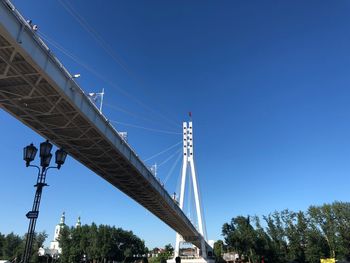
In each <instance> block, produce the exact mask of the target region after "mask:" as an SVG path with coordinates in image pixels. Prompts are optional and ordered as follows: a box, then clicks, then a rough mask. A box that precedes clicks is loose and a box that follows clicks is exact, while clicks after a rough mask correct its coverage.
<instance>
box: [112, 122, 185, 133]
mask: <svg viewBox="0 0 350 263" xmlns="http://www.w3.org/2000/svg"><path fill="white" fill-rule="evenodd" d="M109 121H110V122H112V123H116V124H120V125H124V126H129V127H133V128H137V129H142V130H146V131H153V132H160V133H165V134H176V135H179V134H182V133H180V132H175V131H167V130H160V129H153V128H148V127H144V126H139V125H135V124H131V123H126V122H121V121H114V120H109Z"/></svg>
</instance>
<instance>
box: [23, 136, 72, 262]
mask: <svg viewBox="0 0 350 263" xmlns="http://www.w3.org/2000/svg"><path fill="white" fill-rule="evenodd" d="M51 150H52V144H51V143H50V142H49V141H48V140H47V141H45V142H43V143H41V144H40V167H39V166H38V165H31V164H30V163H31V162H32V161H34V159H35V155H36V153H37V151H38V149H37V148H36V147H35V146H34V145H33V144H32V143H31V144H30V145H28V146H26V147H24V149H23V160H24V161H25V162H26V167H35V168H37V169H38V178H37V181H36V185H34V187H36V191H35V196H34V202H33V207H32V210H31V211H29V212H28V213H27V214H26V217H27V218H28V219H29V226H28V233H27V238H26V244H25V248H24V255H23V260H22V262H23V263H28V262H29V258H30V256H31V251H32V244H33V238H34V233H35V225H36V221H37V219H38V216H39V207H40V200H41V194H42V191H43V187H44V186H47V184H46V183H45V179H46V174H47V171H48V170H49V169H51V168H56V169H60V168H61V166H62V165H63V164H64V162H65V160H66V157H67V153H66V152H65V151H64V150H63V149H58V150H56V153H55V163H56V164H57V166H50V162H51V158H52V154H51Z"/></svg>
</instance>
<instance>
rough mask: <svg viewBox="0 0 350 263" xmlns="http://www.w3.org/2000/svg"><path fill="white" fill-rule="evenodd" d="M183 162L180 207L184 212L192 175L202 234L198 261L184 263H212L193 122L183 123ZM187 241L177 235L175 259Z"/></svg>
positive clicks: (199, 227) (199, 228) (199, 229)
mask: <svg viewBox="0 0 350 263" xmlns="http://www.w3.org/2000/svg"><path fill="white" fill-rule="evenodd" d="M182 126H183V162H182V173H181V190H180V197H179V198H180V200H179V207H180V208H181V209H182V210H183V208H184V198H185V186H186V177H187V174H190V179H191V181H192V186H193V193H194V198H195V204H196V213H197V222H198V232H199V233H200V234H201V237H200V238H201V247H200V248H197V249H196V250H197V255H196V256H197V258H196V259H191V260H189V259H184V260H182V262H187V261H188V262H196V263H197V262H212V260H211V259H209V258H208V256H207V253H208V251H206V250H207V248H206V240H205V238H206V237H205V234H206V229H205V223H204V220H203V211H202V206H201V200H200V195H199V186H198V179H197V175H196V169H195V165H194V154H193V125H192V121H189V122H183V125H182ZM188 168H189V173H188V172H187V170H188ZM184 242H185V240H184V239H183V238H182V236H181V235H180V234H179V233H176V243H175V251H174V259H175V258H176V257H178V256H180V244H181V243H184ZM174 259H172V260H169V262H174Z"/></svg>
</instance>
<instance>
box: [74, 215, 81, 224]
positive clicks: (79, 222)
mask: <svg viewBox="0 0 350 263" xmlns="http://www.w3.org/2000/svg"><path fill="white" fill-rule="evenodd" d="M75 227H81V221H80V216H78V220H77V223H76V224H75Z"/></svg>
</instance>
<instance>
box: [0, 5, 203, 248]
mask: <svg viewBox="0 0 350 263" xmlns="http://www.w3.org/2000/svg"><path fill="white" fill-rule="evenodd" d="M0 107H1V108H2V109H4V110H5V111H7V112H8V113H10V114H11V115H13V116H14V117H15V118H17V119H18V120H19V121H21V122H22V123H24V124H25V125H27V126H28V127H30V128H31V129H33V130H34V131H36V132H37V133H39V134H40V135H42V136H43V137H45V138H47V139H49V140H50V141H51V142H53V143H54V144H56V145H57V146H58V147H63V148H64V149H65V150H66V151H67V152H68V153H69V155H70V156H72V157H74V158H75V159H76V160H77V161H79V162H80V163H82V164H83V165H85V166H86V167H88V168H90V169H91V170H92V171H94V172H95V173H96V174H98V175H99V176H101V177H102V178H103V179H105V180H106V181H108V182H109V183H111V184H112V185H113V186H115V187H117V188H118V189H120V190H121V191H122V192H124V193H125V194H127V195H128V196H130V197H131V198H133V199H134V200H135V201H136V202H138V203H139V204H141V205H142V206H144V207H145V208H147V209H148V210H149V211H151V212H152V213H153V214H154V215H156V216H157V217H158V218H160V219H161V220H162V221H164V222H165V223H166V224H168V225H169V226H170V227H171V228H173V229H174V230H175V231H177V232H178V233H180V234H181V235H182V236H183V237H184V239H185V240H186V241H188V242H191V243H193V244H194V245H196V246H197V247H200V239H201V236H200V235H199V233H198V232H197V230H196V229H195V227H194V226H193V225H192V224H191V222H190V221H189V220H188V219H187V217H186V216H185V215H184V213H183V212H182V211H181V209H180V208H179V207H178V206H177V204H175V202H174V201H173V200H172V199H171V197H170V196H169V194H168V193H167V192H166V191H165V189H164V188H163V187H162V186H161V185H160V184H159V182H158V181H157V180H156V179H155V178H154V176H153V175H152V174H151V172H150V171H149V170H148V168H147V167H146V166H145V165H144V164H143V162H142V161H141V160H140V159H139V158H138V156H137V155H136V153H135V152H134V151H133V150H132V149H131V147H130V146H129V145H128V144H127V143H126V142H125V141H124V140H123V139H122V138H121V137H120V136H119V134H118V132H117V131H116V130H115V129H114V128H113V127H112V126H111V125H110V123H109V122H108V120H107V119H106V118H105V117H104V116H102V115H101V114H100V113H99V111H98V109H97V108H96V107H95V105H93V104H92V103H91V101H90V100H89V99H88V98H87V97H86V96H85V95H84V92H83V91H82V90H81V89H80V87H79V86H78V85H77V84H76V83H75V82H74V80H73V79H72V78H71V75H70V74H69V73H68V72H67V70H66V69H65V68H64V67H63V66H62V64H61V63H60V62H59V61H58V60H57V59H56V58H55V57H54V56H53V55H52V53H51V52H50V50H49V49H48V48H47V47H46V45H45V44H44V43H43V42H42V41H41V40H40V39H39V38H38V37H37V36H36V35H35V32H33V31H32V30H31V29H30V28H29V27H28V25H27V24H26V22H25V21H24V20H23V18H22V17H21V16H20V15H19V14H18V13H17V12H16V10H15V9H14V7H13V6H11V5H9V3H8V2H7V1H4V0H2V1H0Z"/></svg>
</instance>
